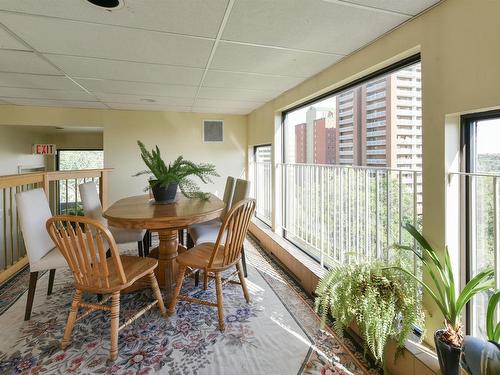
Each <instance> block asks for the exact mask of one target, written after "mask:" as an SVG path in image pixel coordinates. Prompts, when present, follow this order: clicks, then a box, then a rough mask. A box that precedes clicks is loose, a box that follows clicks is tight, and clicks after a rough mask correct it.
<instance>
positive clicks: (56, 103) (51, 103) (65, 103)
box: [7, 98, 106, 109]
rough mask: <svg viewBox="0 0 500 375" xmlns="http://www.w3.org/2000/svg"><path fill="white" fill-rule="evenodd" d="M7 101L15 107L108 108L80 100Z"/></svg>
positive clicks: (21, 99) (20, 99)
mask: <svg viewBox="0 0 500 375" xmlns="http://www.w3.org/2000/svg"><path fill="white" fill-rule="evenodd" d="M7 100H8V101H9V102H11V103H12V104H15V105H31V106H38V107H73V108H102V109H105V108H106V106H105V105H104V104H102V103H100V102H87V101H78V100H48V99H28V98H14V99H10V98H9V99H7Z"/></svg>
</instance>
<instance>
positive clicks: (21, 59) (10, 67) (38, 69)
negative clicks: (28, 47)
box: [0, 49, 62, 75]
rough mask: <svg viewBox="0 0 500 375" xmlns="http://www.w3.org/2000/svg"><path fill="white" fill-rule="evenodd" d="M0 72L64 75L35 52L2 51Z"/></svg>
mask: <svg viewBox="0 0 500 375" xmlns="http://www.w3.org/2000/svg"><path fill="white" fill-rule="evenodd" d="M0 71H3V72H17V73H32V74H59V75H60V74H62V73H61V72H60V71H59V70H57V69H56V68H54V67H53V66H52V65H50V64H49V63H48V62H46V61H45V60H43V59H42V58H41V57H38V56H37V55H36V54H35V53H33V52H26V51H11V50H2V49H0Z"/></svg>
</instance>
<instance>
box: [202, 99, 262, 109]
mask: <svg viewBox="0 0 500 375" xmlns="http://www.w3.org/2000/svg"><path fill="white" fill-rule="evenodd" d="M264 103H265V101H263V102H249V101H241V100H220V99H202V98H197V99H196V101H195V103H194V107H203V108H216V107H229V108H233V109H241V110H251V109H254V108H257V107H260V106H261V105H262V104H264Z"/></svg>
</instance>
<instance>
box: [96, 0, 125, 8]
mask: <svg viewBox="0 0 500 375" xmlns="http://www.w3.org/2000/svg"><path fill="white" fill-rule="evenodd" d="M87 1H88V2H89V3H90V4H92V5H95V6H98V7H100V8H104V9H106V10H114V9H118V8H121V7H122V6H123V0H87Z"/></svg>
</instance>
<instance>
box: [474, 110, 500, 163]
mask: <svg viewBox="0 0 500 375" xmlns="http://www.w3.org/2000/svg"><path fill="white" fill-rule="evenodd" d="M477 153H478V154H500V119H493V120H483V121H478V123H477Z"/></svg>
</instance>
